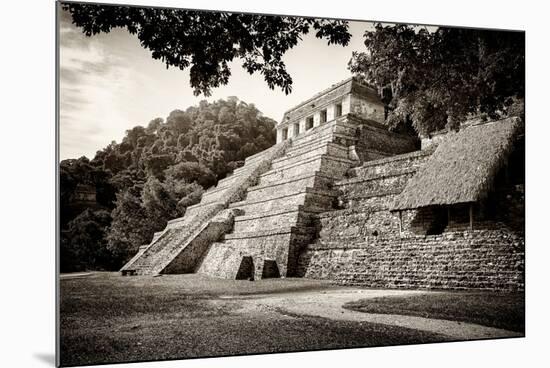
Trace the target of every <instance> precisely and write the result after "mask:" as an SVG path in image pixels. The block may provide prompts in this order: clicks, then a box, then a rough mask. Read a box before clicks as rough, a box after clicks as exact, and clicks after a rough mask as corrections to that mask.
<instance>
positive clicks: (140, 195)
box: [60, 97, 275, 270]
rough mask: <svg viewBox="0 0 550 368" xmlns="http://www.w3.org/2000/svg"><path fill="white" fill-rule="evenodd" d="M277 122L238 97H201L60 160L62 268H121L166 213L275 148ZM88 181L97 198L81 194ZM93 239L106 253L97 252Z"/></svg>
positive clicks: (195, 199) (188, 203)
mask: <svg viewBox="0 0 550 368" xmlns="http://www.w3.org/2000/svg"><path fill="white" fill-rule="evenodd" d="M274 127H275V121H274V120H272V119H269V118H266V117H264V116H263V115H262V114H261V113H260V111H258V109H256V107H255V106H254V105H253V104H247V103H245V102H242V101H239V100H238V99H237V98H235V97H230V98H229V99H228V100H219V101H215V102H212V103H208V102H207V101H201V102H200V104H199V105H198V106H193V107H189V108H188V109H186V110H185V111H184V110H174V111H172V112H171V113H170V114H169V115H168V117H167V118H166V120H164V119H160V118H157V119H154V120H152V121H151V122H149V124H148V125H147V126H146V127H144V126H136V127H134V128H132V129H129V130H127V131H126V135H125V136H124V138H123V139H122V141H121V142H120V143H116V142H112V143H111V144H109V145H108V146H107V147H105V148H104V149H102V150H100V151H98V152H97V153H96V155H95V157H94V158H93V159H92V160H89V159H88V158H86V157H81V158H79V159H69V160H63V161H62V162H61V165H60V183H61V185H60V187H61V219H62V222H61V226H62V230H63V231H62V236H61V238H62V241H61V254H62V269H63V270H77V269H85V268H96V269H98V268H99V269H101V268H104V269H118V268H120V267H121V266H122V264H123V263H124V262H125V261H127V260H128V259H129V258H130V257H131V256H133V254H135V252H136V251H137V249H138V247H139V246H140V245H144V244H147V243H149V242H150V241H151V238H152V237H153V234H154V232H156V231H160V230H162V229H163V228H164V227H165V226H166V222H167V221H168V220H169V219H172V218H176V217H179V216H182V215H183V214H184V212H185V210H186V208H187V207H188V206H191V205H193V204H195V203H198V202H199V201H200V198H201V196H202V193H203V191H204V190H205V189H206V188H208V187H210V186H212V185H215V184H216V183H217V181H218V180H219V179H221V178H223V177H225V176H226V175H227V174H228V173H229V172H230V171H233V170H234V169H235V168H237V167H239V166H241V165H242V163H243V161H244V159H245V158H246V157H248V156H250V155H252V154H254V153H257V152H260V151H262V150H264V149H267V148H269V147H270V146H272V145H273V144H274V143H275V132H274ZM83 186H85V187H87V188H92V189H93V190H95V193H96V203H94V204H90V203H81V202H80V201H79V200H78V196H76V195H75V194H77V192H78V190H79V189H78V188H79V187H80V188H81V187H83ZM109 214H110V215H109ZM108 215H109V216H108ZM102 228H104V230H102V231H100V230H101V229H102ZM94 242H95V243H94ZM93 244H96V246H97V247H98V248H97V251H98V252H99V253H98V254H101V256H98V257H95V258H94V257H92V253H93V252H92V249H93V246H94V245H93Z"/></svg>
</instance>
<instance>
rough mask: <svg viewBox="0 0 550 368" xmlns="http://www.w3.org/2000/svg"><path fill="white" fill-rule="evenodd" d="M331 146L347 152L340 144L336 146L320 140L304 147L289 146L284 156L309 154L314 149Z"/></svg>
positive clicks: (329, 141)
mask: <svg viewBox="0 0 550 368" xmlns="http://www.w3.org/2000/svg"><path fill="white" fill-rule="evenodd" d="M327 145H328V146H332V147H336V148H340V149H342V150H346V152H347V150H348V147H346V146H342V145H340V144H337V143H334V142H332V141H331V140H330V139H322V140H316V141H312V142H308V144H305V145H298V146H294V145H291V146H290V147H289V148H288V149H287V150H286V152H285V154H284V156H283V157H285V156H300V155H302V154H304V153H306V152H309V151H311V150H314V149H318V148H320V147H325V146H327Z"/></svg>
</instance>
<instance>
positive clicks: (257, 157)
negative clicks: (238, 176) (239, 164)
mask: <svg viewBox="0 0 550 368" xmlns="http://www.w3.org/2000/svg"><path fill="white" fill-rule="evenodd" d="M278 147H279V145H278V144H276V145H274V146H271V147H269V148H268V149H266V150H263V151H261V152H258V153H255V154H253V155H251V156H248V157H247V158H246V159H245V160H244V162H245V165H248V164H251V163H253V162H256V161H259V160H261V159H262V158H265V157H267V156H269V155H270V154H271V153H272V152H273V151H275V150H277V149H278Z"/></svg>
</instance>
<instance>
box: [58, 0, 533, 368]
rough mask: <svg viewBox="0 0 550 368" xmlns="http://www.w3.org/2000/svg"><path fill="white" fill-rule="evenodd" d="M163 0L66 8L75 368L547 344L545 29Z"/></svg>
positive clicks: (63, 116)
mask: <svg viewBox="0 0 550 368" xmlns="http://www.w3.org/2000/svg"><path fill="white" fill-rule="evenodd" d="M153 5H154V4H151V6H142V5H140V6H137V5H131V4H120V5H116V4H98V3H84V2H73V1H59V2H56V9H55V12H56V25H55V26H56V41H57V45H56V47H57V49H56V52H57V59H56V88H57V104H56V108H57V117H58V121H57V129H58V130H57V131H58V137H57V139H58V142H57V144H58V150H59V151H58V161H57V162H56V169H57V180H58V188H57V189H58V191H57V192H56V196H57V198H56V199H57V201H58V213H57V229H56V232H57V242H58V244H57V249H56V256H57V274H56V282H57V305H56V312H57V321H56V322H57V326H58V327H57V336H56V342H57V356H56V359H57V360H56V364H57V365H58V366H63V367H68V366H84V365H98V364H112V363H129V362H143V361H162V360H179V359H190V358H206V357H227V356H238V355H251V354H269V353H289V352H303V351H318V350H332V349H349V348H368V347H388V346H401V345H417V344H428V343H430V344H432V343H444V342H464V341H474V340H494V339H505V338H506V339H508V338H513V339H521V338H524V337H525V335H526V334H525V290H526V277H525V272H526V267H525V263H526V262H525V253H526V252H525V229H526V226H525V218H526V216H525V195H526V186H525V177H526V175H525V171H526V165H525V164H526V144H525V132H526V118H525V89H526V88H525V69H526V68H525V62H526V61H525V35H526V33H525V32H524V30H522V29H488V28H472V27H459V26H446V25H437V24H415V23H393V22H389V21H386V20H384V19H380V20H370V19H368V17H369V14H368V12H367V11H365V13H364V14H358V16H357V18H358V19H343V18H342V19H340V18H322V17H317V16H315V14H314V13H313V14H311V15H308V14H302V15H279V14H262V13H251V12H242V11H238V10H231V11H230V10H221V9H220V10H198V9H187V8H183V7H184V6H185V4H184V2H182V8H170V7H158V6H153ZM227 7H228V8H229V9H230V8H231V5H230V4H228V5H227ZM531 239H532V238H530V241H531ZM530 281H531V280H530ZM211 362H212V363H213V364H221V363H219V360H216V359H214V360H211Z"/></svg>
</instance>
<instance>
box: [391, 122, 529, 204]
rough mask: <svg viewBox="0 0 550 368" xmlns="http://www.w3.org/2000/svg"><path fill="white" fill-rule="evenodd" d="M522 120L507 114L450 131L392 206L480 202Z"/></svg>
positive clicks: (512, 144) (488, 189)
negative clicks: (493, 119)
mask: <svg viewBox="0 0 550 368" xmlns="http://www.w3.org/2000/svg"><path fill="white" fill-rule="evenodd" d="M521 130H522V123H521V120H520V119H519V118H507V119H502V120H498V121H494V122H490V123H484V124H478V125H472V126H469V127H466V128H464V129H462V130H460V131H459V132H458V133H450V134H449V135H448V137H447V138H446V139H445V140H443V141H442V142H441V143H440V144H439V146H438V147H437V149H436V150H435V152H434V153H433V154H432V156H431V157H430V159H429V160H428V162H427V163H426V164H425V166H424V167H423V168H422V169H421V170H420V171H419V172H418V173H417V174H416V175H415V176H414V177H413V178H411V180H410V181H409V182H408V183H407V186H406V187H405V189H404V190H403V192H401V194H400V195H399V196H398V197H397V198H396V200H395V202H394V204H393V206H392V208H391V210H392V211H398V210H407V209H414V208H420V207H427V206H436V205H449V204H456V203H469V202H476V201H478V200H480V199H482V198H484V197H485V196H486V195H487V193H488V192H489V191H490V190H491V188H492V185H493V181H494V179H495V176H496V174H497V173H498V171H499V170H500V168H501V167H502V166H503V165H504V164H505V163H506V162H507V159H508V156H509V154H510V153H511V151H512V150H513V148H514V143H515V141H516V137H517V136H518V135H519V132H520V131H521Z"/></svg>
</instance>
